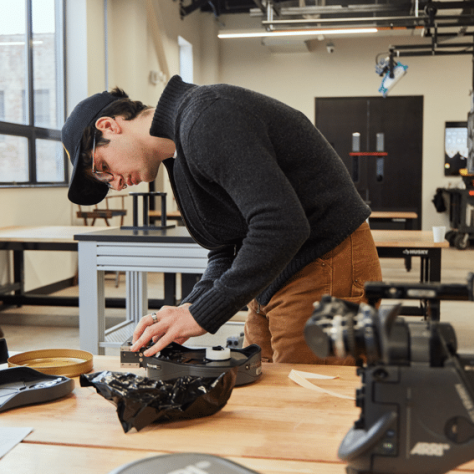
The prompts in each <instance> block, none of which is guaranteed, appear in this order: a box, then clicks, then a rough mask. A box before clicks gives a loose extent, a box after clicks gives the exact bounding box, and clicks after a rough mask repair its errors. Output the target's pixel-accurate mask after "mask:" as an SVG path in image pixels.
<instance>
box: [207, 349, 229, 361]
mask: <svg viewBox="0 0 474 474" xmlns="http://www.w3.org/2000/svg"><path fill="white" fill-rule="evenodd" d="M206 359H209V360H227V359H230V349H229V348H228V347H226V348H224V347H222V346H217V347H206Z"/></svg>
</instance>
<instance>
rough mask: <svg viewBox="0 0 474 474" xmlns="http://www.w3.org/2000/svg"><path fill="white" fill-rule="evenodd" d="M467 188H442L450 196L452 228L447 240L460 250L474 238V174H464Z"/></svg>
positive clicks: (463, 177) (447, 234) (465, 247)
mask: <svg viewBox="0 0 474 474" xmlns="http://www.w3.org/2000/svg"><path fill="white" fill-rule="evenodd" d="M462 179H463V181H464V183H465V185H466V189H458V188H442V191H443V194H447V195H448V196H449V222H450V226H451V230H450V231H448V232H447V233H446V240H448V242H449V243H450V244H451V245H454V246H455V247H456V248H458V249H459V250H465V249H467V248H468V247H469V245H470V239H474V175H466V176H462Z"/></svg>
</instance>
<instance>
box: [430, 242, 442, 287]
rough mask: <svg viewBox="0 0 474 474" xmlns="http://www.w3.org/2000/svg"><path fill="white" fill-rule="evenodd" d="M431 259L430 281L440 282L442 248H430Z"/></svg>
mask: <svg viewBox="0 0 474 474" xmlns="http://www.w3.org/2000/svg"><path fill="white" fill-rule="evenodd" d="M428 260H429V281H430V282H438V281H439V282H440V281H441V249H440V248H434V249H430V258H429V259H428Z"/></svg>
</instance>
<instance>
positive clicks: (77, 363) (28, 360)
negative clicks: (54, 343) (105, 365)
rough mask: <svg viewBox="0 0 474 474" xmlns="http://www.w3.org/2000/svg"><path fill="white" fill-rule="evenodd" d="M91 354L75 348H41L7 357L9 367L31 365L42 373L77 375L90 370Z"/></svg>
mask: <svg viewBox="0 0 474 474" xmlns="http://www.w3.org/2000/svg"><path fill="white" fill-rule="evenodd" d="M92 360H93V356H92V354H91V353H90V352H86V351H81V350H77V349H43V350H38V351H28V352H22V353H21V354H16V355H14V356H11V357H10V358H9V359H8V366H9V367H22V366H26V367H31V368H32V369H35V370H37V371H38V372H41V373H43V374H49V375H64V376H66V377H77V376H79V375H81V374H85V373H87V372H90V371H91V370H92Z"/></svg>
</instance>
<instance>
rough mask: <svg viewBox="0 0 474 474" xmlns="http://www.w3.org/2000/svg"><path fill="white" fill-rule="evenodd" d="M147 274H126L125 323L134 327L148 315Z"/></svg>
mask: <svg viewBox="0 0 474 474" xmlns="http://www.w3.org/2000/svg"><path fill="white" fill-rule="evenodd" d="M147 277H148V274H147V273H146V272H126V287H127V298H126V314H127V321H133V323H134V326H136V325H137V324H138V322H139V321H140V319H141V318H142V317H143V316H145V314H147V313H148V278H147Z"/></svg>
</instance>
